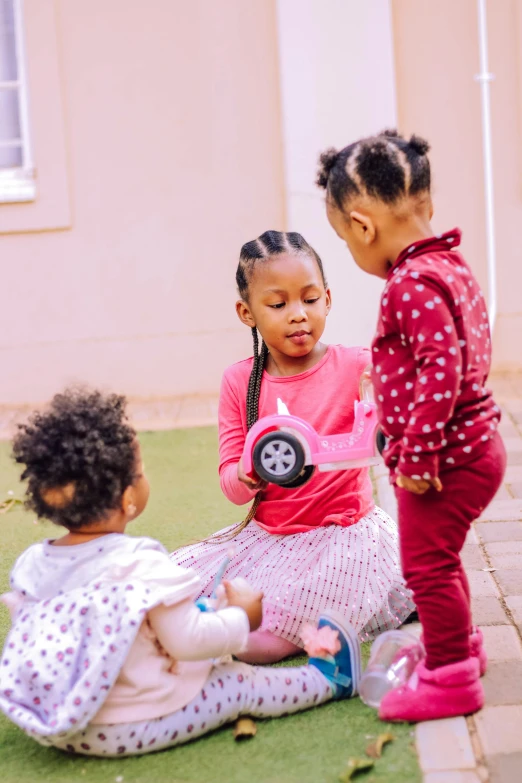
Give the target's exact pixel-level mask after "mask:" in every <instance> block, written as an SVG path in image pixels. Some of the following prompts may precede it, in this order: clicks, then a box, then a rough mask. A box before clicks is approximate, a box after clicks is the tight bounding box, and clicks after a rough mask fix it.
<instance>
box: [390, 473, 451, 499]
mask: <svg viewBox="0 0 522 783" xmlns="http://www.w3.org/2000/svg"><path fill="white" fill-rule="evenodd" d="M397 486H398V487H400V488H401V489H405V490H407V492H413V494H414V495H424V493H425V492H427V491H428V490H429V489H430V487H433V488H434V489H436V490H437V492H442V484H441V481H440V478H434V479H412V478H410V477H409V476H403V475H402V474H401V473H399V475H398V476H397Z"/></svg>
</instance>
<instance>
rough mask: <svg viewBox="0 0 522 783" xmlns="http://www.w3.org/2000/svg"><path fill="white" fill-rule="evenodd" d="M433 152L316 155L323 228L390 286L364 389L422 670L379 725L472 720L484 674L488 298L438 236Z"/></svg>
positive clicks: (418, 143)
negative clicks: (373, 405) (475, 592)
mask: <svg viewBox="0 0 522 783" xmlns="http://www.w3.org/2000/svg"><path fill="white" fill-rule="evenodd" d="M428 150H429V146H428V143H427V142H425V141H424V140H422V139H419V138H418V137H416V136H413V137H412V138H411V139H410V140H409V141H407V140H406V139H404V138H403V137H402V136H400V135H399V134H398V133H397V132H396V131H385V132H383V133H382V134H381V135H379V136H377V137H373V138H368V139H363V140H361V141H358V142H356V143H354V144H351V145H350V146H348V147H345V149H343V150H341V152H336V151H335V150H329V151H328V152H326V153H324V154H323V155H322V156H321V167H320V171H319V177H318V184H319V185H320V186H321V187H323V188H325V189H326V209H327V215H328V219H329V221H330V223H331V225H332V227H333V228H334V230H335V231H336V232H337V234H338V235H339V237H340V238H341V239H343V240H344V241H345V242H346V244H347V246H348V249H349V250H350V252H351V254H352V256H353V258H354V260H355V262H356V264H357V265H358V266H359V267H360V268H361V269H363V270H364V271H366V272H368V273H369V274H372V275H376V276H377V277H380V278H382V279H383V280H386V284H385V287H384V292H383V294H382V299H381V308H380V315H379V320H378V325H377V333H376V335H375V338H374V341H373V357H372V358H373V384H374V388H375V393H376V395H377V401H378V407H379V417H380V421H381V427H382V428H383V430H384V432H385V434H386V435H387V436H388V445H387V448H386V451H385V460H386V463H387V465H388V467H389V469H390V473H391V479H392V482H393V483H394V484H395V491H396V495H397V500H398V506H399V529H400V540H401V557H402V564H403V568H404V574H405V577H406V583H407V585H408V587H410V588H411V589H412V591H413V595H414V598H415V601H416V604H417V606H418V612H419V616H420V620H421V622H422V625H423V628H424V644H425V647H426V659H425V660H424V661H423V662H421V663H420V664H419V665H418V667H417V670H416V671H415V673H414V675H413V676H412V678H411V680H410V682H409V683H408V684H407V685H406V686H405V687H403V688H399V689H398V690H395V691H392V692H391V693H389V694H388V695H387V696H386V697H385V698H384V700H383V702H382V704H381V708H380V715H381V717H382V718H383V719H384V720H405V721H417V720H430V719H434V718H445V717H450V716H453V715H465V714H467V713H471V712H475V711H476V710H478V709H480V707H482V704H483V698H484V697H483V691H482V686H481V683H480V680H479V675H480V674H483V673H484V672H485V669H486V663H487V659H486V654H485V651H484V650H483V648H482V635H481V633H480V631H479V630H478V629H476V628H473V626H472V623H471V613H470V594H469V586H468V581H467V579H466V573H465V571H464V567H463V565H462V562H461V560H460V551H461V549H462V546H463V544H464V541H465V538H466V534H467V533H468V530H469V528H470V525H471V523H472V521H473V520H474V519H476V518H477V517H478V516H480V514H481V512H482V511H483V509H484V508H485V507H486V506H487V505H488V504H489V502H490V501H491V500H492V499H493V497H494V496H495V494H496V492H497V490H498V488H499V486H500V484H501V481H502V476H503V474H504V469H505V464H506V455H505V450H504V446H503V443H502V440H501V438H500V436H499V434H498V432H497V425H498V422H499V419H500V411H499V408H498V406H497V405H496V404H495V402H494V400H493V398H492V396H491V393H490V392H489V391H488V389H487V388H486V387H485V383H486V380H487V377H488V373H489V369H490V362H491V337H490V332H489V324H488V316H487V312H486V305H485V302H484V296H483V294H482V292H481V290H480V288H479V286H478V284H477V281H476V280H475V278H474V276H473V273H472V271H471V269H470V267H469V266H468V265H467V263H466V262H465V260H464V259H463V257H462V256H461V255H460V253H459V252H458V250H457V248H458V246H459V244H460V238H461V233H460V231H459V230H458V229H453V230H452V231H449V232H448V233H446V234H441V235H438V236H433V230H432V228H431V226H430V220H431V217H432V213H433V207H432V202H431V195H430V164H429V160H428V157H427V153H428Z"/></svg>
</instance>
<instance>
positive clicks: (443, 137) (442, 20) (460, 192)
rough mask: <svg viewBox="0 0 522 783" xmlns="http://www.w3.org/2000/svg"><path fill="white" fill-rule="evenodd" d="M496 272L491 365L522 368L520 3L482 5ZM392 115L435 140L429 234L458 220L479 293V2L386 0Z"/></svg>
mask: <svg viewBox="0 0 522 783" xmlns="http://www.w3.org/2000/svg"><path fill="white" fill-rule="evenodd" d="M487 7H488V26H489V55H490V63H489V65H490V70H491V71H492V72H493V73H494V74H495V81H494V82H493V84H492V87H491V94H492V98H491V109H492V136H493V167H494V180H495V218H496V238H497V268H498V319H497V324H496V328H495V335H494V354H493V359H494V365H495V366H496V368H497V369H521V368H522V251H521V249H520V236H519V233H520V232H519V227H520V226H521V225H522V152H521V150H522V134H521V119H522V113H521V108H522V2H521V0H495V2H490V3H487ZM392 8H393V21H394V32H395V62H396V73H397V98H398V117H399V124H400V127H401V128H402V129H404V130H405V131H407V132H411V131H416V132H417V133H419V134H421V135H425V136H426V137H427V138H428V139H429V140H430V142H431V143H432V145H433V151H432V164H433V171H434V200H435V219H434V224H435V227H436V228H437V230H444V229H449V228H452V227H453V226H454V225H460V226H461V227H462V229H463V232H464V241H463V250H464V252H465V254H466V257H467V258H468V260H469V262H470V263H471V265H472V266H473V268H474V269H475V270H476V272H477V274H478V277H479V279H480V281H481V283H482V285H483V287H484V290H485V291H486V292H487V272H486V269H487V267H486V235H485V227H484V214H485V212H484V186H483V164H482V129H481V114H480V111H481V109H480V88H479V86H478V83H477V82H475V81H474V78H473V77H474V75H475V74H476V73H477V72H478V71H479V48H478V32H477V30H478V23H477V4H476V2H475V0H458V2H457V1H456V0H438V2H436V3H435V2H432V0H393V3H392Z"/></svg>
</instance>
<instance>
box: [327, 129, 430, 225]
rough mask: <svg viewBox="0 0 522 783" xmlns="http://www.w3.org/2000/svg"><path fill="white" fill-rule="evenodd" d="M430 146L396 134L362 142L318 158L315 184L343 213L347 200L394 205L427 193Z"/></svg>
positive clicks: (394, 131)
mask: <svg viewBox="0 0 522 783" xmlns="http://www.w3.org/2000/svg"><path fill="white" fill-rule="evenodd" d="M429 149H430V145H429V144H428V142H427V141H425V140H424V139H421V138H420V137H419V136H415V135H414V136H411V137H410V139H409V141H408V140H407V139H405V138H404V136H401V135H400V133H398V132H397V131H396V130H384V131H382V133H379V134H378V135H377V136H371V137H369V138H367V139H361V140H360V141H356V142H354V143H353V144H350V145H349V146H348V147H345V148H344V149H342V150H341V151H337V150H335V149H329V150H326V152H323V153H322V155H321V156H320V158H319V171H318V173H317V180H316V183H317V185H318V186H319V187H320V188H323V189H324V190H326V192H327V194H328V197H329V198H331V200H332V201H333V203H334V204H335V205H336V206H337V207H338V209H340V210H342V209H343V206H344V204H345V202H346V200H347V199H348V198H351V197H352V196H357V195H361V194H363V193H366V194H367V195H369V196H371V197H373V198H376V199H379V200H381V201H384V202H385V203H387V204H395V203H396V202H397V201H399V200H400V199H401V198H404V197H408V196H416V195H419V194H421V193H429V191H430V186H431V172H430V162H429V160H428V157H427V155H428V152H429Z"/></svg>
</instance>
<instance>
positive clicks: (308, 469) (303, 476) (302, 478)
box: [282, 465, 315, 489]
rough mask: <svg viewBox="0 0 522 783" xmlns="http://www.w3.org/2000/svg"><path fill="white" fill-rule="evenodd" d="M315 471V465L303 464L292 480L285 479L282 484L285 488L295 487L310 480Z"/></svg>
mask: <svg viewBox="0 0 522 783" xmlns="http://www.w3.org/2000/svg"><path fill="white" fill-rule="evenodd" d="M314 473H315V465H305V466H304V468H303V469H302V471H301V473H300V474H299V475H298V477H297V478H295V479H294V480H293V481H285V483H284V484H283V485H282V486H283V487H284V488H285V489H297V487H302V486H303V484H306V483H307V481H310V479H311V478H312V476H313V475H314Z"/></svg>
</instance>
